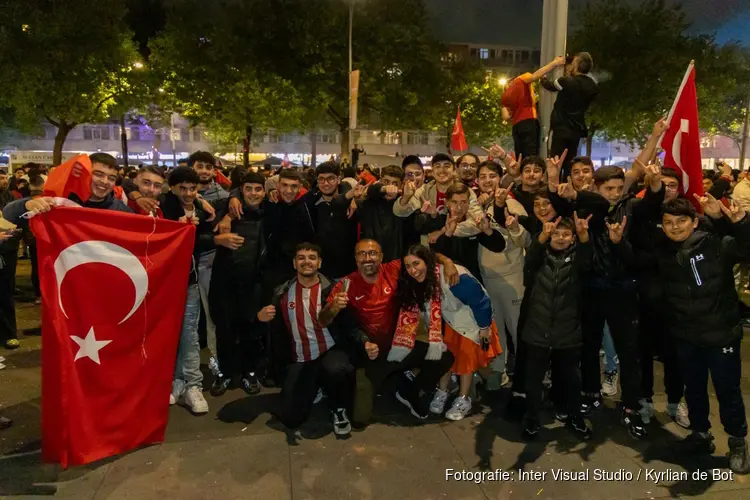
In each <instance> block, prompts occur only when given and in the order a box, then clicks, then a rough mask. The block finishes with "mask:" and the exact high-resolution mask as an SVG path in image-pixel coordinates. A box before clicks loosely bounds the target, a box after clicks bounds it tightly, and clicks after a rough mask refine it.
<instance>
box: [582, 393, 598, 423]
mask: <svg viewBox="0 0 750 500" xmlns="http://www.w3.org/2000/svg"><path fill="white" fill-rule="evenodd" d="M601 407H602V395H601V394H600V393H596V394H593V395H592V394H586V395H584V396H582V397H581V415H583V416H586V417H588V416H589V415H591V412H592V411H594V410H600V409H601Z"/></svg>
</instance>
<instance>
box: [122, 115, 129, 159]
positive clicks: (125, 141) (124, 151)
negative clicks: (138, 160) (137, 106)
mask: <svg viewBox="0 0 750 500" xmlns="http://www.w3.org/2000/svg"><path fill="white" fill-rule="evenodd" d="M120 143H121V144H122V166H123V167H125V168H126V169H127V168H128V134H127V132H126V131H125V114H124V113H123V114H121V115H120Z"/></svg>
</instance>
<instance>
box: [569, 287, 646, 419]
mask: <svg viewBox="0 0 750 500" xmlns="http://www.w3.org/2000/svg"><path fill="white" fill-rule="evenodd" d="M584 304H586V307H585V308H584V310H583V318H582V322H581V327H582V330H583V348H582V349H581V375H582V381H583V392H585V393H590V394H593V393H598V392H599V391H601V388H602V383H601V382H602V381H601V367H600V360H599V349H601V347H602V336H603V334H604V322H605V321H606V322H607V324H609V331H610V334H611V335H612V341H613V342H614V344H615V350H616V351H617V356H618V358H620V385H621V386H622V403H623V405H625V407H626V408H628V409H631V410H637V409H639V408H640V403H639V402H638V400H639V399H640V398H641V366H640V365H641V362H640V361H641V359H640V358H641V355H640V350H639V348H638V334H639V333H638V298H637V294H636V292H635V291H623V290H621V289H616V288H606V289H589V290H586V291H585V292H584Z"/></svg>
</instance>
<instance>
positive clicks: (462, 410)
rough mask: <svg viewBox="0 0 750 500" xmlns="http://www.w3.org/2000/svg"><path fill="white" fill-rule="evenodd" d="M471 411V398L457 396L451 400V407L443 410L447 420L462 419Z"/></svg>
mask: <svg viewBox="0 0 750 500" xmlns="http://www.w3.org/2000/svg"><path fill="white" fill-rule="evenodd" d="M470 411H471V398H467V397H465V396H459V397H457V398H456V399H454V400H453V406H451V409H450V410H448V411H447V412H445V418H447V419H448V420H462V419H463V418H464V417H465V416H466V415H468V414H469V412H470Z"/></svg>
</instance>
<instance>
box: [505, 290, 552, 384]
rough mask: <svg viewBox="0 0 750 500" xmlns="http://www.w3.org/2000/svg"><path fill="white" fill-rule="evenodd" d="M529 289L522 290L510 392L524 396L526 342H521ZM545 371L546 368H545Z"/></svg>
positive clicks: (527, 309)
mask: <svg viewBox="0 0 750 500" xmlns="http://www.w3.org/2000/svg"><path fill="white" fill-rule="evenodd" d="M530 295H531V288H526V289H524V292H523V300H522V301H521V311H520V312H519V315H518V328H517V330H516V331H517V332H518V345H517V346H516V367H515V371H514V372H513V385H512V386H511V392H516V393H519V394H526V363H527V361H526V359H527V358H526V342H524V341H523V326H524V323H525V322H526V316H527V314H528V311H529V296H530ZM545 370H546V368H545Z"/></svg>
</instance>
